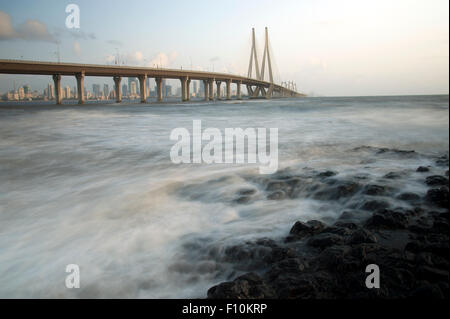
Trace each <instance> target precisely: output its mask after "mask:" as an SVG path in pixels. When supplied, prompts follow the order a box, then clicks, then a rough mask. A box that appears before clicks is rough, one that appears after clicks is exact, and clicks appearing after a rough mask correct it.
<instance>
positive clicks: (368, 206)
mask: <svg viewBox="0 0 450 319" xmlns="http://www.w3.org/2000/svg"><path fill="white" fill-rule="evenodd" d="M389 206H390V204H389V203H388V202H386V201H384V200H369V201H367V202H365V203H364V204H363V205H362V206H361V209H364V210H368V211H371V212H373V211H376V210H380V209H385V208H388V207H389Z"/></svg>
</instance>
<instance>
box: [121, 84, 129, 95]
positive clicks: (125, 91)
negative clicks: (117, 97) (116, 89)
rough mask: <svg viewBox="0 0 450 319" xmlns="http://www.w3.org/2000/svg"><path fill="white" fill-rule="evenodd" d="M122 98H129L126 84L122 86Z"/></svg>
mask: <svg viewBox="0 0 450 319" xmlns="http://www.w3.org/2000/svg"><path fill="white" fill-rule="evenodd" d="M122 96H128V87H127V85H126V84H123V85H122Z"/></svg>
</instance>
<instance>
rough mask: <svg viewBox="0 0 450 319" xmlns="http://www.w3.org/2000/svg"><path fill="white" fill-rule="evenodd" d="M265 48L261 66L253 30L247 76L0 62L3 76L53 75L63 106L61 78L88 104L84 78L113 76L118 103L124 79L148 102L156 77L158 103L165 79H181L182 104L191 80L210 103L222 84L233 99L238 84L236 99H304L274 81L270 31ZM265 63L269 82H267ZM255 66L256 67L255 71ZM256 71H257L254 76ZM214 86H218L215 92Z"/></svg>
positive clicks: (227, 97) (111, 66)
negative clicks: (133, 82) (136, 86)
mask: <svg viewBox="0 0 450 319" xmlns="http://www.w3.org/2000/svg"><path fill="white" fill-rule="evenodd" d="M265 40H266V42H265V47H264V54H263V60H262V65H261V67H260V66H259V64H258V54H257V51H256V45H255V31H254V29H253V30H252V49H251V55H250V63H249V70H248V75H247V77H245V76H240V75H234V74H225V73H218V72H204V71H194V70H178V69H166V68H148V67H133V66H118V65H96V64H78V63H55V62H37V61H22V60H0V73H3V74H36V75H50V76H52V78H53V81H54V87H55V99H56V103H57V104H61V103H62V94H61V77H62V76H74V77H75V78H76V80H77V97H78V103H79V104H83V103H84V102H85V97H84V79H85V77H86V76H96V77H112V78H113V79H114V84H115V96H116V101H117V102H119V103H120V102H121V101H122V92H121V80H122V78H123V77H133V78H138V79H139V92H140V100H141V102H142V103H147V96H146V92H147V90H146V82H147V79H148V78H154V79H155V82H156V91H157V101H158V102H161V101H162V100H163V94H162V93H163V92H162V81H163V79H178V80H180V82H181V99H182V101H189V100H190V95H191V94H190V82H191V81H192V80H200V81H203V84H204V85H203V87H204V99H205V100H207V101H210V100H214V99H220V98H221V96H222V94H221V93H222V91H221V90H222V86H223V85H222V84H223V83H225V96H226V99H227V100H231V98H232V95H231V86H232V85H233V84H234V85H236V92H237V94H236V98H237V99H242V93H241V87H242V85H245V86H246V87H247V92H248V96H249V97H250V98H266V99H269V98H274V97H301V96H305V95H304V94H302V93H299V92H297V91H296V89H295V87H294V86H292V85H290V86H287V85H285V84H284V83H280V84H276V83H274V81H273V74H272V64H271V56H270V53H269V43H268V30H267V28H266V33H265ZM266 63H267V68H268V79H267V80H265V69H266ZM253 65H254V68H253ZM253 69H254V70H255V72H256V75H255V77H253V75H252V73H253V72H252V71H253ZM214 86H215V87H216V88H215V90H214Z"/></svg>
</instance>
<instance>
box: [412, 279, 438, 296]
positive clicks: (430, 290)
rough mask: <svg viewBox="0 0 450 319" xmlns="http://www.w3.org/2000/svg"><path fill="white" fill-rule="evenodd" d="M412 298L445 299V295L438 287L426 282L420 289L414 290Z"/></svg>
mask: <svg viewBox="0 0 450 319" xmlns="http://www.w3.org/2000/svg"><path fill="white" fill-rule="evenodd" d="M410 297H412V298H418V299H421V300H422V299H443V298H444V295H443V294H442V291H441V289H440V288H439V286H438V285H433V284H430V283H428V282H424V283H423V284H421V285H420V286H419V287H417V288H416V289H414V290H413V291H412V292H411V294H410Z"/></svg>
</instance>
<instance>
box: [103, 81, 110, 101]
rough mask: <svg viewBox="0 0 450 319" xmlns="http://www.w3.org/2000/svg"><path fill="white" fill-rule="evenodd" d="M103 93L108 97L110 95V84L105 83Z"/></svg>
mask: <svg viewBox="0 0 450 319" xmlns="http://www.w3.org/2000/svg"><path fill="white" fill-rule="evenodd" d="M103 95H104V96H105V98H106V99H107V98H108V97H109V85H108V84H103Z"/></svg>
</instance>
